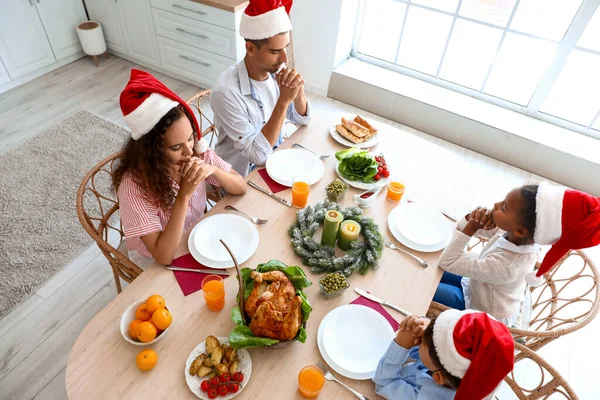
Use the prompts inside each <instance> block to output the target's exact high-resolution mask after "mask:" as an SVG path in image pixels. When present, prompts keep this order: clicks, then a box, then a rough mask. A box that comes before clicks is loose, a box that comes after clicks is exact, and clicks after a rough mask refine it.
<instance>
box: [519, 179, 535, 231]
mask: <svg viewBox="0 0 600 400" xmlns="http://www.w3.org/2000/svg"><path fill="white" fill-rule="evenodd" d="M538 187H539V185H525V186H523V187H521V197H522V198H523V206H522V208H521V211H520V217H521V225H523V226H524V227H525V228H527V230H528V231H529V234H530V236H531V238H533V237H534V235H535V225H536V216H537V214H536V199H537V192H538Z"/></svg>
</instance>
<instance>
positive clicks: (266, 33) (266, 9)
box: [210, 0, 310, 176]
mask: <svg viewBox="0 0 600 400" xmlns="http://www.w3.org/2000/svg"><path fill="white" fill-rule="evenodd" d="M291 6H292V0H289V1H288V2H287V4H286V5H285V6H283V5H282V1H281V0H251V1H250V4H249V5H248V7H247V8H246V10H245V12H244V14H243V15H242V20H241V23H240V34H241V35H242V36H243V37H244V38H245V39H246V56H245V58H244V59H243V60H241V61H239V62H238V63H237V64H235V65H233V66H231V67H230V68H229V69H227V70H226V71H225V72H223V73H222V74H221V75H220V76H219V79H218V81H217V85H216V87H215V88H214V89H213V90H212V96H211V103H210V104H211V107H212V109H213V112H214V114H215V125H216V127H217V130H218V132H219V141H218V143H217V147H216V151H217V154H218V155H219V156H221V158H223V159H224V160H226V161H227V162H229V163H230V164H231V165H232V166H233V168H234V169H235V170H236V171H237V172H238V173H240V174H241V175H242V176H246V175H248V173H249V172H250V170H251V168H253V166H255V165H263V164H264V163H265V162H266V160H267V157H268V156H269V155H270V154H271V153H272V152H273V149H274V148H276V147H277V146H279V145H280V144H281V142H282V141H283V138H282V129H283V124H284V121H285V118H286V117H287V119H289V120H290V121H292V122H293V123H295V124H297V125H306V124H308V122H309V120H310V105H309V103H308V100H307V99H306V96H305V95H304V79H302V76H301V75H300V74H298V72H296V70H294V69H290V68H287V67H286V66H285V63H286V62H287V54H286V49H287V47H288V46H289V45H290V31H291V29H292V24H291V22H290V18H289V11H290V8H291Z"/></svg>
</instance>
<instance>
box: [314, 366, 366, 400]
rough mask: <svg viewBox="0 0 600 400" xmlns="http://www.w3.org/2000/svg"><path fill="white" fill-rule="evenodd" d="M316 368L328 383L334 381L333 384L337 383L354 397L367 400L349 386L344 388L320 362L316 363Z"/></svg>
mask: <svg viewBox="0 0 600 400" xmlns="http://www.w3.org/2000/svg"><path fill="white" fill-rule="evenodd" d="M317 367H319V369H320V370H321V371H323V375H325V379H327V380H328V381H335V382H337V383H339V384H340V385H342V386H343V387H345V388H346V389H348V390H349V391H351V392H352V393H354V395H355V396H356V397H357V398H359V399H361V400H369V399H367V398H366V397H365V396H363V395H362V394H360V393H358V392H357V391H356V390H354V389H352V388H350V387H349V386H346V385H345V384H343V383H342V382H341V381H338V380H337V378H336V377H335V376H333V374H332V373H331V372H329V370H328V369H327V367H326V366H325V365H324V364H323V363H322V362H321V361H317Z"/></svg>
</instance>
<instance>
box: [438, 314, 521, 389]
mask: <svg viewBox="0 0 600 400" xmlns="http://www.w3.org/2000/svg"><path fill="white" fill-rule="evenodd" d="M433 344H434V346H435V350H436V353H437V355H438V358H439V359H440V362H441V363H442V365H443V367H444V368H445V369H446V370H447V371H448V372H450V373H451V374H452V375H453V376H455V377H457V378H460V379H462V381H461V383H460V386H459V387H458V389H457V390H456V395H455V397H454V399H455V400H465V399H469V400H475V399H483V398H485V397H486V396H487V395H489V394H490V393H492V392H493V391H494V389H495V388H496V387H497V386H498V385H499V384H500V382H502V379H504V377H505V376H506V375H507V374H508V373H509V372H510V371H512V369H513V366H514V349H515V344H514V341H513V337H512V336H511V334H510V332H509V331H508V328H507V327H506V326H505V325H504V324H502V323H501V322H498V321H497V320H495V319H494V318H492V317H490V316H489V315H487V314H486V313H483V312H479V311H474V310H466V311H458V310H453V309H450V310H447V311H444V312H443V313H441V314H440V315H439V316H438V317H437V319H436V320H435V325H434V326H433Z"/></svg>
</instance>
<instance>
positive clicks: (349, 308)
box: [317, 304, 394, 379]
mask: <svg viewBox="0 0 600 400" xmlns="http://www.w3.org/2000/svg"><path fill="white" fill-rule="evenodd" d="M393 339H394V330H393V329H392V327H391V326H390V323H389V322H388V321H387V320H386V319H385V318H384V317H383V316H382V315H381V314H379V313H378V312H377V311H375V310H373V309H371V308H369V307H365V306H362V305H357V304H347V305H344V306H341V307H338V308H336V309H334V310H332V311H330V312H329V313H328V314H327V315H326V316H325V318H323V320H322V321H321V325H320V326H319V331H318V340H317V345H318V347H319V351H320V352H321V355H322V356H323V359H325V361H326V362H327V364H329V366H330V367H331V368H333V369H334V370H335V371H336V372H337V373H338V374H340V375H343V376H345V377H347V378H350V379H371V378H372V377H373V376H374V375H375V370H376V369H377V364H378V363H379V360H380V359H381V357H382V356H383V354H384V353H385V351H386V350H387V348H388V347H389V345H390V343H391V341H392V340H393Z"/></svg>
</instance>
